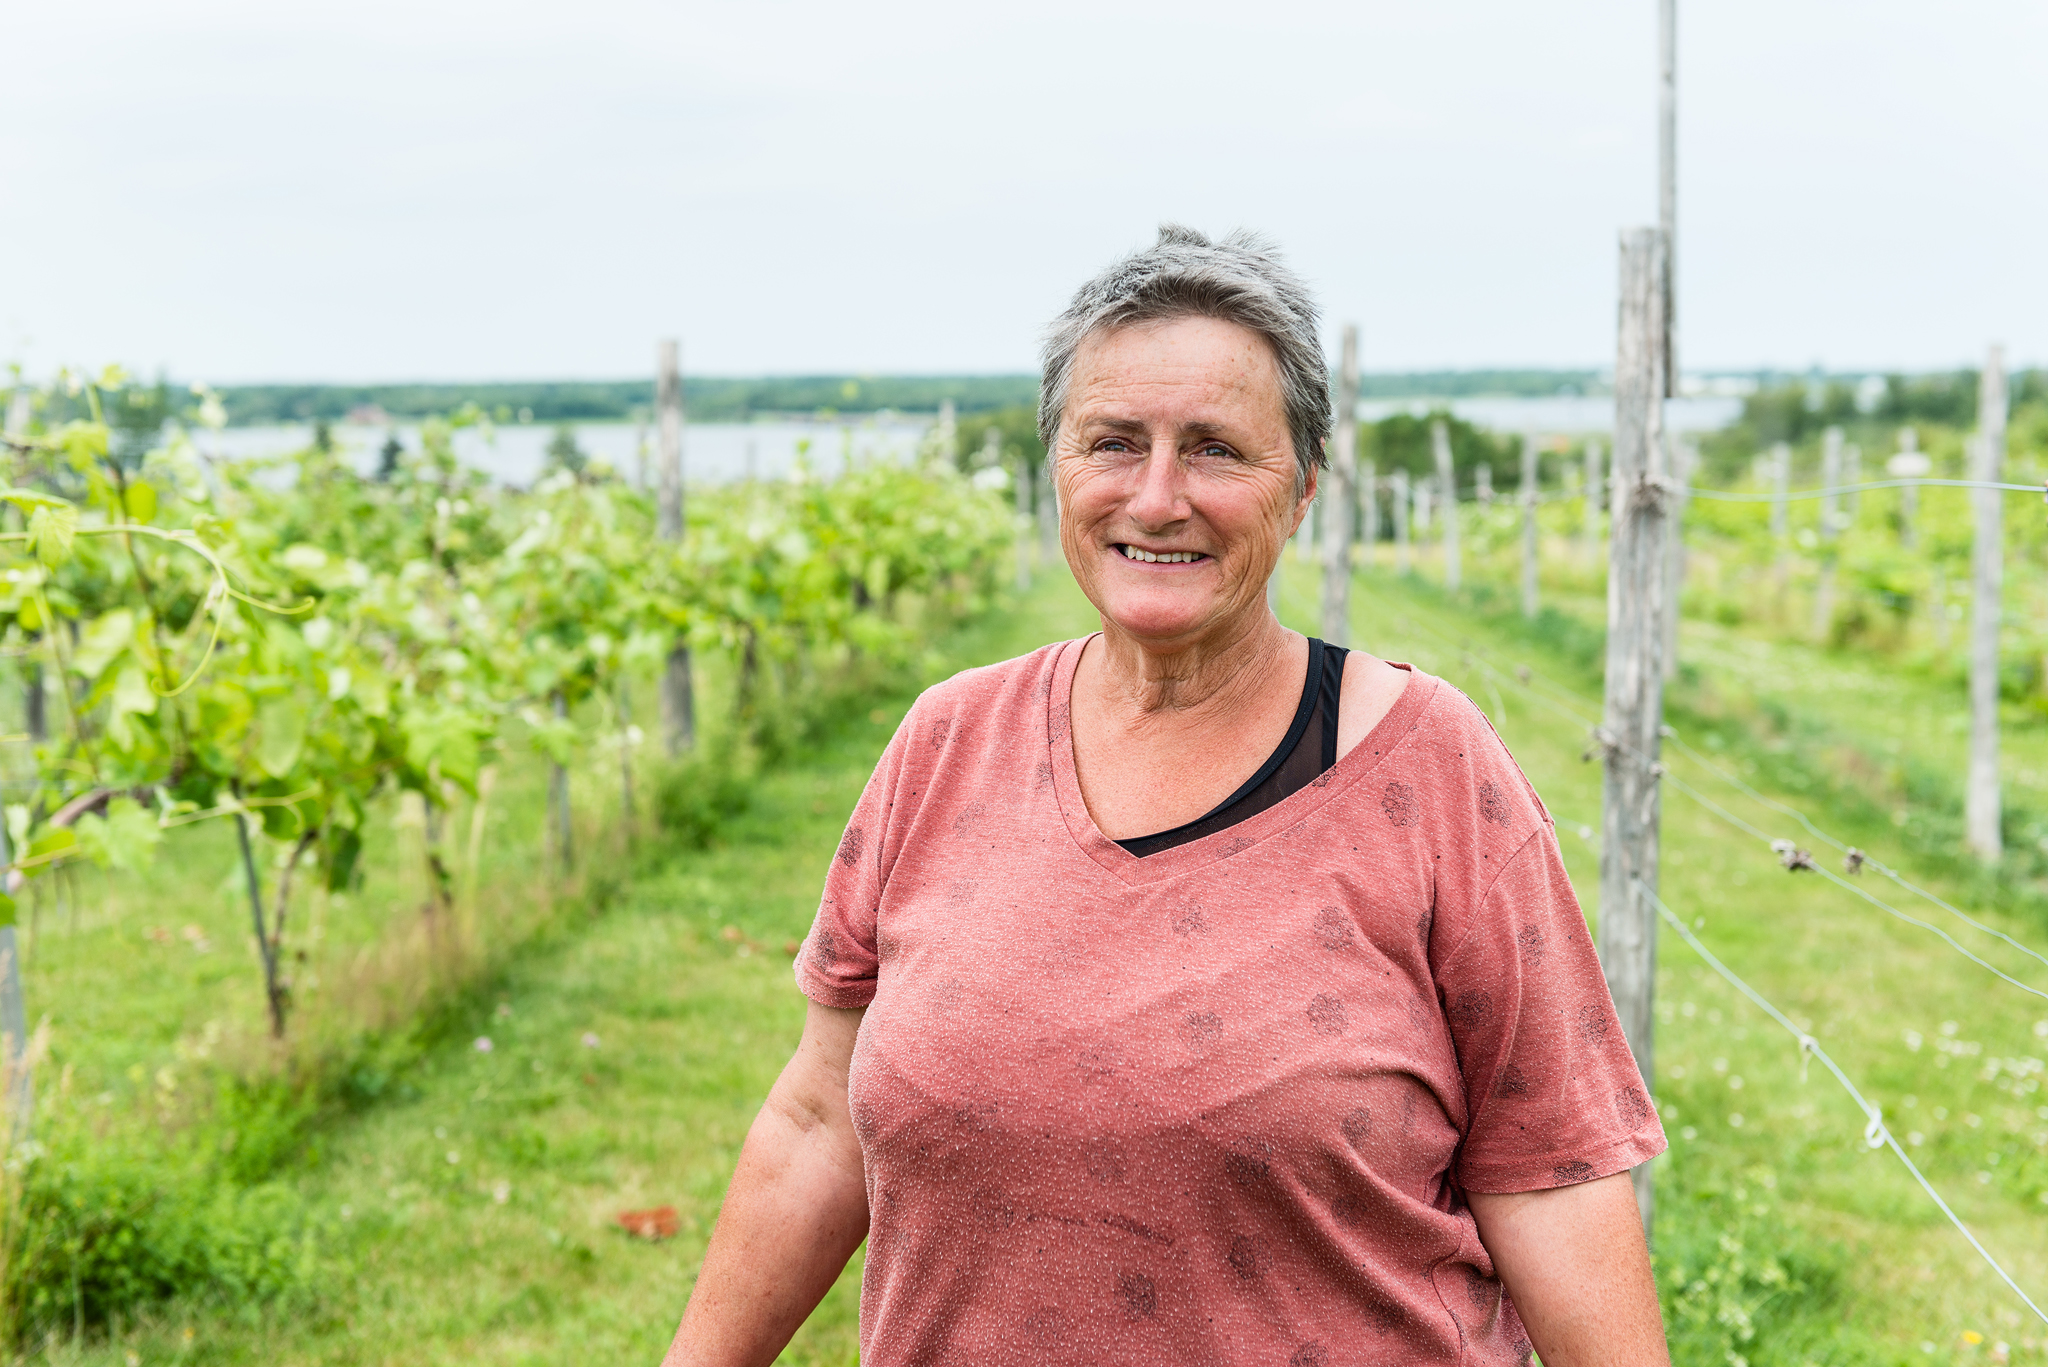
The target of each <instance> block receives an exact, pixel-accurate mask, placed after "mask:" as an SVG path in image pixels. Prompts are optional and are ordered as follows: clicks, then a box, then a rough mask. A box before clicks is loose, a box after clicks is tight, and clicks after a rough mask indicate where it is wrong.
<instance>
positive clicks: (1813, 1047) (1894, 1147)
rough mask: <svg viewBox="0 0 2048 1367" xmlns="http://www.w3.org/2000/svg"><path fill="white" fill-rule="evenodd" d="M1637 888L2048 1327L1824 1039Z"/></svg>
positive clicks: (2047, 1320) (2046, 1315)
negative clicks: (1794, 1047) (1823, 1076)
mask: <svg viewBox="0 0 2048 1367" xmlns="http://www.w3.org/2000/svg"><path fill="white" fill-rule="evenodd" d="M1636 890H1637V891H1638V892H1640V893H1641V894H1642V895H1643V896H1645V897H1647V898H1649V899H1650V903H1651V905H1653V906H1655V907H1656V908H1657V911H1658V914H1660V915H1661V916H1663V918H1664V920H1665V922H1666V923H1667V924H1669V925H1670V927H1671V928H1672V929H1673V930H1675V931H1677V932H1678V933H1679V935H1680V936H1681V937H1682V938H1683V939H1684V940H1685V942H1686V944H1688V945H1690V946H1691V947H1692V950H1693V952H1694V953H1695V954H1697V955H1699V956H1700V957H1701V958H1702V959H1704V960H1706V961H1707V965H1708V966H1709V967H1710V968H1712V969H1713V970H1714V971H1715V972H1716V973H1719V974H1720V975H1721V976H1722V977H1723V978H1726V979H1727V980H1728V981H1729V983H1730V984H1732V985H1733V986H1734V988H1735V990H1736V991H1738V992H1740V993H1742V995H1743V996H1745V997H1747V998H1749V1000H1750V1001H1752V1002H1754V1003H1755V1004H1756V1005H1757V1007H1758V1008H1759V1009H1760V1010H1762V1011H1763V1012H1764V1014H1766V1015H1768V1016H1769V1017H1770V1018H1771V1019H1772V1020H1774V1021H1776V1022H1777V1023H1778V1024H1780V1025H1782V1026H1784V1027H1785V1029H1786V1030H1788V1031H1790V1032H1791V1034H1792V1037H1793V1038H1794V1039H1796V1040H1798V1041H1799V1049H1800V1052H1801V1054H1802V1055H1805V1054H1811V1055H1812V1056H1813V1057H1814V1058H1817V1059H1819V1060H1820V1061H1821V1064H1822V1066H1824V1067H1825V1068H1826V1069H1827V1070H1828V1071H1829V1072H1830V1073H1833V1074H1834V1075H1835V1081H1837V1082H1839V1083H1841V1084H1842V1088H1843V1090H1844V1091H1846V1092H1848V1093H1849V1096H1850V1098H1851V1099H1852V1100H1854V1101H1855V1103H1856V1105H1857V1107H1858V1109H1860V1110H1861V1111H1862V1112H1863V1114H1864V1115H1865V1117H1867V1118H1868V1120H1869V1123H1868V1124H1867V1125H1865V1126H1864V1128H1863V1142H1864V1143H1866V1144H1868V1145H1869V1146H1870V1147H1871V1148H1873V1149H1879V1148H1889V1149H1890V1150H1891V1151H1892V1152H1893V1153H1894V1154H1896V1155H1898V1159H1899V1161H1900V1162H1901V1163H1904V1164H1905V1165H1906V1171H1907V1172H1910V1173H1912V1174H1913V1180H1914V1181H1916V1182H1918V1183H1919V1184H1920V1189H1921V1190H1922V1191H1924V1192H1926V1193H1927V1195H1928V1197H1929V1198H1930V1199H1932V1200H1933V1202H1934V1204H1935V1205H1937V1206H1939V1207H1940V1208H1941V1213H1942V1214H1943V1215H1946V1216H1947V1217H1948V1219H1949V1223H1950V1224H1952V1225H1954V1226H1955V1227H1956V1229H1957V1230H1958V1231H1959V1232H1961V1234H1962V1236H1963V1237H1964V1238H1965V1239H1967V1240H1969V1241H1970V1247H1971V1248H1974V1249H1976V1250H1977V1256H1978V1257H1980V1258H1982V1259H1983V1260H1984V1261H1985V1262H1986V1263H1989V1264H1990V1265H1991V1270H1992V1271H1993V1272H1996V1273H1997V1274H1998V1276H1999V1279H2000V1280H2001V1281H2003V1282H2004V1283H2005V1284H2006V1285H2007V1286H2008V1287H2010V1288H2012V1293H2013V1294H2014V1295H2015V1296H2018V1297H2019V1298H2020V1300H2022V1301H2023V1302H2025V1303H2026V1307H2027V1309H2029V1310H2031V1311H2033V1312H2034V1314H2035V1316H2036V1317H2037V1318H2038V1319H2040V1321H2041V1322H2042V1323H2043V1324H2048V1312H2044V1311H2043V1310H2042V1309H2041V1307H2040V1306H2038V1305H2036V1304H2034V1299H2033V1297H2031V1296H2029V1295H2028V1294H2027V1293H2026V1292H2025V1291H2022V1290H2021V1289H2020V1284H2019V1283H2018V1282H2016V1281H2014V1280H2013V1279H2012V1274H2011V1273H2009V1272H2007V1271H2006V1270H2005V1268H2004V1266H2003V1265H2002V1264H2000V1263H1999V1261H1998V1259H1996V1258H1994V1257H1992V1256H1991V1251H1990V1250H1989V1249H1987V1248H1985V1247H1984V1245H1983V1244H1981V1243H1979V1242H1978V1240H1977V1236H1976V1235H1975V1234H1972V1233H1971V1232H1970V1227H1969V1226H1968V1225H1966V1224H1964V1223H1963V1221H1962V1217H1961V1216H1959V1215H1957V1214H1956V1213H1955V1211H1954V1210H1952V1209H1950V1207H1949V1204H1948V1202H1946V1201H1944V1200H1942V1199H1941V1193H1940V1192H1938V1191H1936V1190H1935V1189H1934V1184H1933V1183H1932V1182H1929V1181H1928V1180H1927V1174H1926V1173H1923V1172H1922V1171H1920V1165H1919V1164H1917V1163H1915V1162H1914V1161H1913V1160H1912V1158H1911V1157H1910V1156H1909V1155H1908V1154H1907V1153H1906V1151H1905V1149H1904V1148H1902V1147H1900V1145H1899V1141H1898V1137H1897V1136H1895V1135H1894V1134H1893V1133H1892V1132H1891V1128H1890V1127H1889V1126H1887V1125H1886V1124H1885V1123H1884V1111H1883V1109H1882V1108H1881V1107H1879V1106H1877V1105H1876V1104H1875V1103H1873V1102H1871V1101H1870V1100H1869V1099H1867V1098H1866V1097H1865V1096H1864V1095H1863V1093H1862V1091H1861V1090H1859V1089H1858V1088H1857V1086H1856V1084H1855V1083H1853V1082H1851V1081H1850V1080H1849V1075H1848V1074H1847V1073H1844V1072H1843V1071H1842V1069H1841V1066H1840V1065H1839V1064H1837V1063H1836V1062H1835V1061H1834V1059H1833V1058H1832V1057H1830V1056H1829V1054H1828V1051H1827V1050H1825V1049H1823V1048H1821V1046H1820V1041H1818V1040H1816V1039H1815V1038H1814V1037H1813V1036H1812V1035H1809V1034H1807V1033H1806V1032H1805V1031H1804V1030H1802V1029H1800V1028H1799V1027H1798V1025H1796V1024H1794V1023H1793V1021H1792V1018H1791V1017H1789V1016H1787V1015H1786V1014H1785V1013H1784V1012H1783V1011H1780V1010H1779V1009H1778V1008H1777V1007H1775V1006H1773V1005H1771V1003H1770V1002H1769V1000H1767V999H1766V998H1765V997H1764V995H1763V994H1762V993H1761V992H1758V991H1757V990H1756V989H1755V988H1753V987H1751V986H1750V985H1749V984H1748V983H1746V982H1744V981H1743V980H1742V979H1741V978H1740V977H1738V976H1737V975H1736V973H1735V972H1734V970H1733V969H1731V968H1729V967H1728V965H1726V964H1724V963H1722V962H1721V960H1720V959H1719V958H1717V957H1715V955H1714V952H1713V951H1712V950H1710V949H1708V948H1707V947H1706V946H1705V945H1704V944H1702V943H1700V939H1699V937H1698V936H1697V935H1695V934H1693V933H1692V927H1690V926H1688V925H1686V923H1685V922H1684V921H1683V920H1681V919H1680V918H1679V917H1678V916H1677V914H1676V913H1674V912H1673V911H1672V910H1671V908H1670V907H1668V906H1666V905H1665V904H1664V899H1663V898H1661V897H1659V896H1658V895H1657V894H1656V893H1655V892H1653V891H1651V889H1650V887H1649V885H1648V884H1646V883H1644V882H1642V881H1641V880H1637V882H1636Z"/></svg>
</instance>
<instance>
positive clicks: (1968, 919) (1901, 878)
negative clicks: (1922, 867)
mask: <svg viewBox="0 0 2048 1367" xmlns="http://www.w3.org/2000/svg"><path fill="white" fill-rule="evenodd" d="M1668 738H1669V739H1670V741H1671V742H1672V743H1673V744H1674V745H1676V746H1677V747H1678V748H1679V749H1681V750H1683V751H1684V752H1685V753H1686V755H1687V756H1689V757H1690V758H1691V759H1692V760H1694V761H1695V762H1696V763H1698V764H1699V765H1700V766H1701V767H1702V768H1704V769H1706V770H1707V771H1708V772H1709V773H1711V774H1713V775H1714V776H1715V777H1716V778H1718V779H1720V780H1721V781H1722V782H1724V783H1727V784H1729V785H1731V786H1732V787H1735V788H1738V789H1740V790H1741V791H1742V792H1743V794H1744V795H1746V796H1747V797H1749V798H1751V799H1753V800H1754V801H1757V802H1761V803H1762V804H1763V805H1764V806H1766V807H1769V808H1771V809H1772V810H1773V811H1777V812H1781V813H1783V814H1784V815H1786V816H1789V817H1791V818H1792V819H1793V820H1794V821H1797V822H1798V823H1799V824H1800V825H1802V826H1804V827H1805V828H1806V830H1807V834H1809V835H1811V836H1812V837H1813V838H1814V839H1816V840H1819V841H1821V842H1823V843H1824V844H1828V845H1832V846H1834V847H1835V848H1836V849H1837V850H1840V851H1841V852H1842V853H1844V854H1847V853H1848V852H1849V850H1850V849H1852V848H1854V847H1853V846H1850V845H1845V844H1843V843H1842V842H1841V841H1839V840H1837V839H1836V838H1835V837H1834V836H1832V835H1829V834H1828V833H1827V832H1826V831H1824V830H1822V829H1821V828H1820V827H1818V826H1816V825H1814V824H1813V822H1811V821H1810V820H1808V819H1807V816H1806V813H1804V812H1802V811H1800V810H1799V809H1798V808H1797V807H1791V806H1787V805H1786V804H1785V803H1782V802H1779V801H1777V800H1776V799H1774V798H1768V797H1765V796H1764V795H1763V794H1762V793H1760V792H1758V791H1757V790H1756V789H1754V788H1752V787H1750V786H1749V784H1747V783H1745V782H1743V781H1742V779H1740V778H1738V777H1737V776H1736V775H1734V774H1731V773H1729V772H1728V771H1727V770H1725V769H1723V768H1721V767H1720V766H1719V765H1717V764H1715V763H1714V762H1713V761H1712V760H1710V759H1708V758H1707V757H1706V756H1705V755H1702V754H1701V753H1700V752H1699V751H1698V750H1696V749H1694V748H1693V747H1692V746H1690V745H1688V744H1687V743H1686V741H1685V738H1684V737H1682V736H1680V735H1679V734H1678V733H1677V732H1676V731H1671V732H1670V733H1669V736H1668ZM1857 853H1858V854H1860V855H1862V856H1863V863H1864V864H1865V866H1866V867H1869V868H1873V869H1876V870H1877V871H1878V872H1879V873H1881V874H1883V875H1884V876H1885V877H1887V878H1889V879H1891V880H1892V881H1893V882H1894V883H1897V884H1898V885H1899V886H1900V887H1902V888H1904V889H1905V890H1906V891H1907V892H1910V893H1912V894H1914V895H1915V896H1918V897H1924V898H1926V899H1927V900H1928V901H1930V902H1932V903H1934V905H1936V906H1938V907H1940V908H1941V909H1942V910H1943V911H1946V912H1947V913H1948V914H1949V915H1951V916H1954V917H1956V918H1957V919H1958V920H1960V921H1962V922H1963V923H1964V924H1965V925H1968V926H1971V927H1973V928H1974V929H1977V930H1981V931H1983V932H1984V933H1985V934H1986V935H1992V936H1996V937H1997V938H1998V939H2001V940H2003V941H2005V942H2006V943H2007V944H2009V945H2011V946H2012V947H2013V948H2014V949H2017V950H2018V951H2019V952H2020V953H2022V954H2024V955H2026V956H2027V957H2029V958H2031V959H2034V960H2036V961H2037V962H2039V963H2041V964H2042V965H2044V966H2048V956H2044V955H2042V954H2041V953H2040V952H2039V951H2038V950H2035V949H2034V948H2032V947H2031V946H2029V945H2025V944H2022V943H2021V942H2020V941H2018V940H2015V939H2014V938H2013V937H2012V936H2010V935H2008V934H2006V933H2005V932H2004V931H2002V930H2000V929H1998V928H1997V927H1996V926H1988V925H1985V924H1984V923H1983V922H1982V921H1980V920H1978V919H1977V918H1976V917H1974V916H1972V915H1970V914H1969V913H1968V912H1966V911H1964V910H1962V908H1960V907H1958V906H1956V905H1954V904H1953V903H1951V902H1949V901H1947V900H1946V899H1944V898H1942V897H1940V896H1938V895H1937V894H1935V893H1932V892H1929V891H1928V890H1927V889H1926V888H1923V887H1921V886H1919V885H1918V884H1917V883H1914V882H1912V881H1910V880H1908V879H1907V878H1906V876H1905V875H1904V874H1901V873H1900V872H1899V871H1898V870H1897V869H1895V868H1893V867H1892V866H1891V865H1889V864H1886V863H1884V862H1883V861H1882V860H1880V859H1877V858H1876V857H1875V856H1873V855H1871V854H1869V853H1868V852H1866V851H1863V850H1857Z"/></svg>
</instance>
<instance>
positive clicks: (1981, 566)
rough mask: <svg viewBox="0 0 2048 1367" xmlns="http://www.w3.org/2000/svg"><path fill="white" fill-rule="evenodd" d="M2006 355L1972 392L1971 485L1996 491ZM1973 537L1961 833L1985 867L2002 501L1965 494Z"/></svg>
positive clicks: (1994, 810)
mask: <svg viewBox="0 0 2048 1367" xmlns="http://www.w3.org/2000/svg"><path fill="white" fill-rule="evenodd" d="M2005 402H2006V395H2005V349H2004V348H2003V347H1996V346H1995V347H1992V348H1991V354H1990V355H1989V356H1987V357H1986V358H1985V360H1984V374H1983V376H1982V378H1981V379H1980V380H1979V381H1978V386H1977V440H1976V441H1975V442H1974V443H1973V444H1972V446H1971V450H1970V478H1971V479H1974V480H1979V481H1982V482H1983V483H1985V484H1990V483H1994V482H1995V481H1996V480H1997V479H1998V476H1999V472H2000V470H2002V469H2003V468H2004V466H2005ZM1970 502H1971V503H1972V504H1973V505H1974V507H1975V511H1976V514H1977V518H1976V521H1977V534H1976V537H1975V539H1974V541H1973V543H1972V545H1971V548H1970V570H1971V580H1970V770H1969V780H1968V784H1967V786H1966V787H1965V789H1964V795H1963V828H1964V831H1965V834H1966V836H1967V838H1968V840H1969V845H1970V848H1971V849H1972V850H1974V851H1976V853H1977V857H1978V858H1979V859H1982V860H1984V861H1986V862H1987V863H1988V862H1991V861H1994V860H1996V859H1997V858H1998V857H1999V856H2000V855H2002V854H2003V853H2004V852H2005V847H2004V837H2003V835H2002V833H2001V832H2000V830H1999V819H2000V804H1999V798H1998V616H1999V587H2000V580H2001V579H2002V578H2003V571H2004V532H2005V528H2004V525H2003V524H2004V510H2005V505H2004V495H2002V494H2001V493H2000V492H1999V491H1998V490H1996V489H1982V488H1979V489H1972V490H1970Z"/></svg>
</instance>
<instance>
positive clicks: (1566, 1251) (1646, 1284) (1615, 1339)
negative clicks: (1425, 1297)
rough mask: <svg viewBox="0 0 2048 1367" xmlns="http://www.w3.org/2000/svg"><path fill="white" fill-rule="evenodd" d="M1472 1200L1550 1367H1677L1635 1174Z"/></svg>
mask: <svg viewBox="0 0 2048 1367" xmlns="http://www.w3.org/2000/svg"><path fill="white" fill-rule="evenodd" d="M1466 1200H1467V1202H1468V1203H1469V1204H1470V1206H1471V1208H1472V1218H1473V1219H1474V1220H1475V1221H1477V1222H1478V1225H1479V1238H1480V1240H1481V1241H1482V1242H1484V1243H1485V1245H1486V1251H1487V1252H1488V1253H1489V1254H1491V1255H1492V1257H1493V1266H1494V1270H1495V1271H1496V1272H1497V1273H1499V1275H1500V1279H1501V1281H1503V1282H1504V1283H1506V1284H1507V1288H1508V1294H1509V1295H1510V1296H1512V1297H1513V1298H1514V1302H1515V1309H1516V1310H1517V1311H1519V1312H1520V1313H1521V1316H1522V1323H1523V1325H1524V1326H1525V1327H1526V1328H1527V1329H1528V1330H1529V1338H1530V1340H1531V1341H1532V1342H1533V1343H1534V1344H1535V1345H1536V1352H1537V1354H1538V1355H1539V1356H1541V1357H1542V1359H1543V1367H1668V1364H1669V1363H1670V1361H1671V1350H1670V1348H1669V1347H1668V1346H1667V1345H1666V1344H1665V1342H1664V1316H1663V1314H1662V1312H1661V1311H1660V1310H1659V1309H1658V1306H1657V1284H1656V1281H1655V1280H1654V1279H1653V1278H1652V1277H1651V1275H1650V1251H1649V1248H1648V1246H1647V1245H1646V1244H1645V1243H1644V1242H1643V1225H1642V1217H1641V1216H1640V1215H1639V1214H1638V1213H1637V1211H1636V1198H1635V1190H1634V1188H1633V1187H1632V1186H1631V1185H1630V1184H1629V1175H1628V1174H1627V1173H1625V1172H1618V1173H1616V1174H1614V1175H1613V1176H1612V1177H1602V1178H1600V1179H1598V1180H1597V1181H1592V1182H1580V1183H1578V1184H1576V1185H1574V1186H1568V1187H1551V1188H1549V1189H1547V1190H1544V1191H1519V1192H1507V1193H1492V1194H1489V1193H1486V1192H1477V1191H1475V1192H1470V1193H1468V1194H1467V1196H1466Z"/></svg>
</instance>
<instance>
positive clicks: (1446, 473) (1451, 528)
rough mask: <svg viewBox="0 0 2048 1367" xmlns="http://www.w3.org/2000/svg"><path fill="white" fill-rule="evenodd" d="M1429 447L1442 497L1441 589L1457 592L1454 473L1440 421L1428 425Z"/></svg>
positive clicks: (1447, 435)
mask: <svg viewBox="0 0 2048 1367" xmlns="http://www.w3.org/2000/svg"><path fill="white" fill-rule="evenodd" d="M1429 444H1430V448H1431V449H1432V450H1433V451H1434V452H1435V454H1436V482H1437V487H1438V488H1439V489H1441V490H1443V495H1444V587H1445V588H1447V589H1449V590H1450V591H1451V592H1452V593H1456V592H1457V591H1458V583H1459V581H1460V579H1461V578H1462V577H1463V575H1462V566H1461V565H1460V564H1459V562H1458V472H1457V467H1456V466H1455V465H1453V464H1452V463H1451V434H1450V432H1449V431H1448V430H1447V429H1446V428H1445V427H1444V422H1443V419H1442V418H1438V419H1437V420H1436V421H1435V422H1433V423H1431V424H1430V425H1429Z"/></svg>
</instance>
